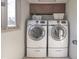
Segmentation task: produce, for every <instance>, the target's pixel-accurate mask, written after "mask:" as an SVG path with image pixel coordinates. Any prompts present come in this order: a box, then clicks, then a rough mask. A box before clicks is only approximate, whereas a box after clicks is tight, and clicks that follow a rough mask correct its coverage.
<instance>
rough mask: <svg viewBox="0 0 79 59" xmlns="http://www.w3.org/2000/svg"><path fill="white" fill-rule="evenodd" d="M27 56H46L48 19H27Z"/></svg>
mask: <svg viewBox="0 0 79 59" xmlns="http://www.w3.org/2000/svg"><path fill="white" fill-rule="evenodd" d="M26 44H27V57H46V47H47V21H46V20H28V21H27V43H26Z"/></svg>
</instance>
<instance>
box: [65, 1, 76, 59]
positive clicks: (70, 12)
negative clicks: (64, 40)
mask: <svg viewBox="0 0 79 59" xmlns="http://www.w3.org/2000/svg"><path fill="white" fill-rule="evenodd" d="M66 12H67V18H68V20H69V23H70V49H69V53H70V54H69V55H70V57H71V58H72V59H77V46H76V45H73V44H72V40H77V0H68V3H67V5H66Z"/></svg>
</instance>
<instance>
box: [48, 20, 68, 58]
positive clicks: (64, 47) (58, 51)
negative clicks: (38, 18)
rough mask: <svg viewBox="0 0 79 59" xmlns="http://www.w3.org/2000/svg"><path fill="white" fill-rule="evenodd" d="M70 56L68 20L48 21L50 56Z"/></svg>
mask: <svg viewBox="0 0 79 59" xmlns="http://www.w3.org/2000/svg"><path fill="white" fill-rule="evenodd" d="M67 56H68V21H67V20H49V21H48V57H67Z"/></svg>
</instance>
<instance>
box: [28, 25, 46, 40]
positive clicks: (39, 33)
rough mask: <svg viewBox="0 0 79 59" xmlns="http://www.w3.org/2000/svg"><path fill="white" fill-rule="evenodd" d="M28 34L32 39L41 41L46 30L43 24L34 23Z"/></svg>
mask: <svg viewBox="0 0 79 59" xmlns="http://www.w3.org/2000/svg"><path fill="white" fill-rule="evenodd" d="M28 34H29V37H30V38H31V39H32V40H34V41H39V40H42V38H43V37H44V36H45V30H44V28H43V27H42V26H37V25H36V26H35V25H33V26H31V27H30V28H29V32H28Z"/></svg>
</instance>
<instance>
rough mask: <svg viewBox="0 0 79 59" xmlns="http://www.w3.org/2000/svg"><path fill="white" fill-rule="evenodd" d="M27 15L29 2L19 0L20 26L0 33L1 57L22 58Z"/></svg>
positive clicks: (3, 58) (8, 58) (7, 58)
mask: <svg viewBox="0 0 79 59" xmlns="http://www.w3.org/2000/svg"><path fill="white" fill-rule="evenodd" d="M18 1H20V0H18ZM28 16H29V4H28V3H27V1H26V0H21V26H20V27H21V28H20V29H17V30H15V31H11V32H2V33H1V37H2V38H1V50H2V52H1V54H2V56H1V57H2V58H1V59H22V58H23V57H24V53H25V52H24V23H25V19H26V18H28Z"/></svg>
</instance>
